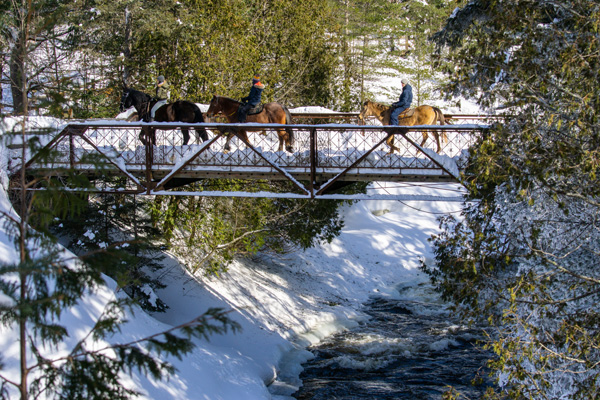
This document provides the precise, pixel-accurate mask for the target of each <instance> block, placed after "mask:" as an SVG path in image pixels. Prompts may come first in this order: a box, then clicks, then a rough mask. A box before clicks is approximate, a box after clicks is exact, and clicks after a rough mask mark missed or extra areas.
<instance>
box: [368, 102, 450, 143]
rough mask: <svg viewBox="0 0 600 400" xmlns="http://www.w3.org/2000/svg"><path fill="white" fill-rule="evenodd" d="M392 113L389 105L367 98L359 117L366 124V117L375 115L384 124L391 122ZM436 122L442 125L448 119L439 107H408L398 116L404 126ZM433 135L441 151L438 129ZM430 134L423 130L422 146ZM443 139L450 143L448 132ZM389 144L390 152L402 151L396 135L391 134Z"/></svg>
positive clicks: (399, 123)
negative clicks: (395, 139) (396, 143)
mask: <svg viewBox="0 0 600 400" xmlns="http://www.w3.org/2000/svg"><path fill="white" fill-rule="evenodd" d="M391 113H392V109H391V107H389V106H386V105H383V104H380V103H376V102H374V101H371V100H367V101H365V102H364V103H363V106H362V110H361V111H360V114H359V115H358V119H359V121H360V122H361V124H362V125H364V124H365V118H366V117H369V116H373V117H375V118H377V119H378V120H379V122H381V123H382V124H383V125H389V124H390V115H391ZM436 122H439V124H440V125H445V124H446V120H445V119H444V113H443V112H442V110H440V109H439V108H437V107H432V106H427V105H422V106H419V107H417V108H414V109H407V110H405V111H403V112H402V114H400V115H399V116H398V125H402V126H414V125H433V124H435V123H436ZM433 136H434V137H435V140H436V143H437V153H439V152H440V150H441V146H440V135H439V133H438V132H437V131H433ZM427 138H428V134H427V131H423V140H422V141H421V147H422V146H423V145H424V144H425V142H426V141H427ZM442 140H443V141H444V142H445V143H448V136H447V135H446V132H444V131H442ZM387 144H388V146H390V154H391V153H393V152H394V150H398V151H400V149H399V148H398V147H396V146H394V136H390V138H389V139H388V140H387Z"/></svg>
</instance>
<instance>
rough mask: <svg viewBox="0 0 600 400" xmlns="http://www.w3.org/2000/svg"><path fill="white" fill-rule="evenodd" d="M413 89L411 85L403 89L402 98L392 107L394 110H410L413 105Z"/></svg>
mask: <svg viewBox="0 0 600 400" xmlns="http://www.w3.org/2000/svg"><path fill="white" fill-rule="evenodd" d="M412 98H413V96H412V87H411V86H410V85H406V86H404V89H402V93H401V94H400V98H399V99H398V101H397V102H395V103H393V104H392V107H394V108H400V107H402V108H405V109H406V108H409V107H410V105H411V103H412Z"/></svg>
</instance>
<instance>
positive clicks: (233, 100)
mask: <svg viewBox="0 0 600 400" xmlns="http://www.w3.org/2000/svg"><path fill="white" fill-rule="evenodd" d="M215 96H216V97H218V98H220V99H223V100H229V101H231V102H233V103H238V104H242V102H241V101H239V100H236V99H232V98H231V97H225V96H217V95H215Z"/></svg>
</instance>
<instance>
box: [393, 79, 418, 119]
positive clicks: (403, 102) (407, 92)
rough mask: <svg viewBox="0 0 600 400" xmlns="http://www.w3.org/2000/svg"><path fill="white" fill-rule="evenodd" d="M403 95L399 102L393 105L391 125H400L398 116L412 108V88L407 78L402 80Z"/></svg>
mask: <svg viewBox="0 0 600 400" xmlns="http://www.w3.org/2000/svg"><path fill="white" fill-rule="evenodd" d="M400 82H402V94H400V98H399V99H398V101H397V102H395V103H393V104H392V113H391V114H390V125H398V116H399V115H400V114H401V113H402V111H404V110H406V109H407V108H409V107H410V104H411V103H412V97H413V96H412V87H411V86H410V85H409V84H408V80H407V79H406V78H402V80H401V81H400Z"/></svg>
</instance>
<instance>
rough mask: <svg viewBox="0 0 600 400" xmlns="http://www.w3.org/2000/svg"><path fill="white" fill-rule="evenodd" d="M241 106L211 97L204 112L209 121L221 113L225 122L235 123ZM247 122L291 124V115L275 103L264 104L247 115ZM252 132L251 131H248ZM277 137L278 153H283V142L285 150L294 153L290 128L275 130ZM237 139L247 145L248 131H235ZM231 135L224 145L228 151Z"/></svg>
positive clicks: (238, 103) (232, 100)
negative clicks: (254, 112)
mask: <svg viewBox="0 0 600 400" xmlns="http://www.w3.org/2000/svg"><path fill="white" fill-rule="evenodd" d="M241 105H242V103H241V102H239V101H237V100H234V99H230V98H228V97H223V96H216V95H215V96H213V98H212V100H211V101H210V105H209V107H208V111H207V112H206V117H207V118H208V119H211V118H212V117H214V116H215V115H217V114H218V113H222V114H223V115H225V118H227V122H229V123H235V122H239V121H238V117H237V114H238V108H240V106H241ZM246 121H247V122H256V123H261V124H262V123H265V124H269V123H275V124H282V125H285V124H291V123H292V115H291V114H290V111H289V110H288V109H287V107H285V106H283V105H281V104H279V103H276V102H271V103H266V104H265V105H264V108H263V110H262V111H261V112H259V113H257V114H248V117H247V118H246ZM250 130H252V129H250ZM276 130H277V135H278V137H279V149H278V151H283V145H284V142H285V149H286V150H287V151H288V152H290V153H293V152H294V131H293V130H292V129H291V128H285V129H283V128H277V129H276ZM236 131H237V133H238V135H239V137H240V138H241V139H242V140H243V141H245V142H246V143H248V135H247V133H246V132H247V131H248V129H239V130H236ZM231 137H232V133H229V134H228V135H227V141H226V143H225V150H226V151H229V150H230V147H229V142H230V141H231Z"/></svg>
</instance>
